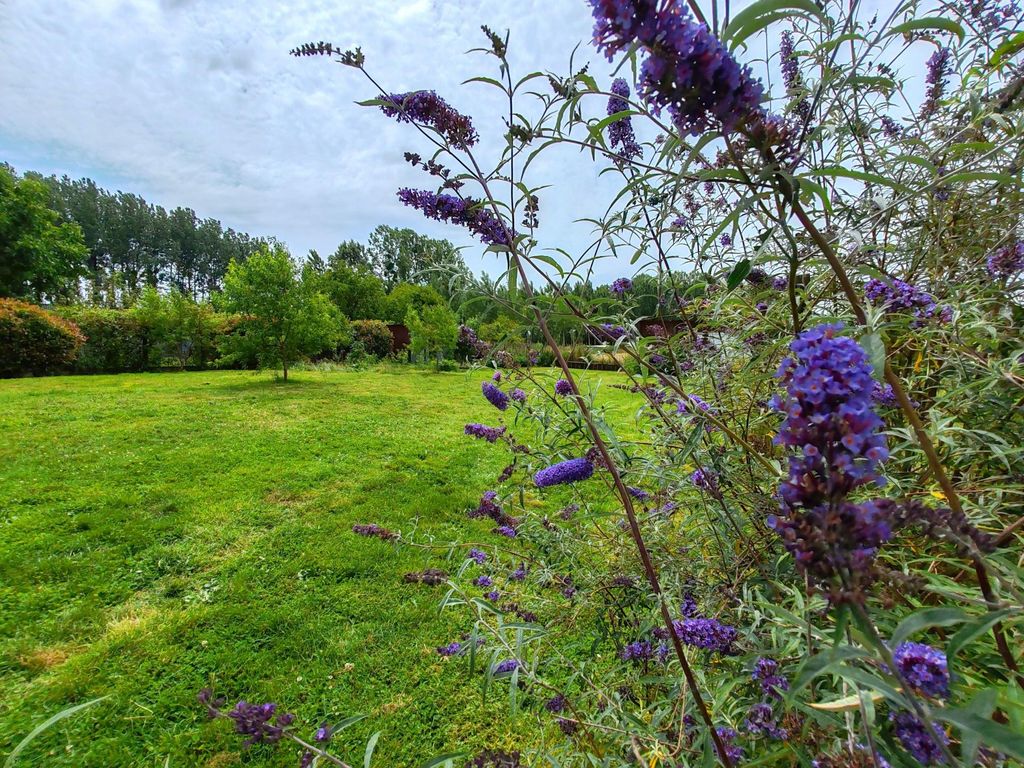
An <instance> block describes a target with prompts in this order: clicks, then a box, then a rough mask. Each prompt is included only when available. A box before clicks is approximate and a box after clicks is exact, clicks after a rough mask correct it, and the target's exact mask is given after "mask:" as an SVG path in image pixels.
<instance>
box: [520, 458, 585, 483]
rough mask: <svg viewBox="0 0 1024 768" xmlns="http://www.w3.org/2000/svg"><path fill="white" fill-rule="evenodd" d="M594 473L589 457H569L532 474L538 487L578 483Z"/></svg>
mask: <svg viewBox="0 0 1024 768" xmlns="http://www.w3.org/2000/svg"><path fill="white" fill-rule="evenodd" d="M593 474H594V465H593V464H592V463H591V462H590V460H589V459H586V458H580V459H569V460H568V461H560V462H558V463H557V464H552V465H551V466H550V467H545V468H544V469H542V470H540V471H539V472H538V473H537V474H535V475H534V476H533V482H534V484H535V485H536V486H537V487H538V488H547V487H549V486H552V485H561V484H563V483H578V482H580V481H582V480H586V479H588V478H589V477H590V476H591V475H593Z"/></svg>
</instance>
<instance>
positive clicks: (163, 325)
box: [135, 286, 224, 370]
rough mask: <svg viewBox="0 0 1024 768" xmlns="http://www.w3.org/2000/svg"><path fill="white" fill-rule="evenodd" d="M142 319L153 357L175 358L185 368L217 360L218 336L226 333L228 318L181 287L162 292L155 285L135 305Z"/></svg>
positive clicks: (147, 289) (139, 317) (144, 292)
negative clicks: (225, 322) (184, 291)
mask: <svg viewBox="0 0 1024 768" xmlns="http://www.w3.org/2000/svg"><path fill="white" fill-rule="evenodd" d="M135 314H136V316H137V318H138V319H139V321H140V322H141V323H142V325H143V326H145V327H146V329H147V330H148V332H149V337H148V341H149V344H150V348H151V350H153V352H151V353H150V356H151V357H153V356H154V352H155V356H156V357H157V358H158V362H159V358H162V357H164V356H170V357H173V358H174V360H175V361H176V363H177V365H178V367H179V368H181V369H182V370H184V369H185V368H186V367H187V366H188V365H190V364H194V365H198V366H199V367H203V366H205V365H206V363H207V362H209V361H210V360H212V359H213V357H214V353H215V351H216V337H217V336H218V334H219V333H222V332H223V328H224V318H223V317H221V316H218V315H216V314H215V313H214V311H213V309H212V307H210V305H209V304H204V303H199V302H196V301H193V300H192V299H191V298H189V297H188V296H186V295H185V294H183V293H181V291H178V290H177V289H171V291H170V292H169V293H167V294H166V295H161V294H160V293H159V292H158V291H157V290H156V289H155V288H152V287H150V286H147V287H146V288H144V289H143V291H142V295H141V296H140V298H139V302H138V305H137V306H136V308H135Z"/></svg>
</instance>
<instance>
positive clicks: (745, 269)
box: [725, 259, 750, 291]
mask: <svg viewBox="0 0 1024 768" xmlns="http://www.w3.org/2000/svg"><path fill="white" fill-rule="evenodd" d="M749 274H750V259H741V260H740V261H737V262H736V266H734V267H733V268H732V271H731V272H730V273H729V277H728V278H727V279H726V281H725V287H726V289H727V290H730V291H731V290H732V289H733V288H735V287H736V286H737V285H739V284H740V283H742V282H743V278H745V277H746V276H747V275H749Z"/></svg>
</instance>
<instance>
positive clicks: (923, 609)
mask: <svg viewBox="0 0 1024 768" xmlns="http://www.w3.org/2000/svg"><path fill="white" fill-rule="evenodd" d="M590 6H591V10H592V12H593V14H594V17H595V18H594V21H595V37H594V41H595V44H596V46H597V48H598V50H599V51H600V52H601V53H603V54H604V55H606V56H607V57H608V58H609V59H610V60H612V61H613V62H615V64H616V69H617V72H618V73H619V74H620V75H624V76H626V75H632V76H633V78H634V80H635V82H629V81H627V80H625V78H624V77H623V78H620V79H619V80H616V81H615V82H614V83H611V84H603V83H599V82H598V80H597V79H596V78H595V77H594V76H592V75H591V74H590V73H589V72H588V71H587V67H586V66H584V67H583V68H582V69H576V68H573V69H572V70H571V71H569V72H568V73H564V74H556V73H541V72H532V73H525V74H521V73H517V72H514V71H513V66H512V64H511V61H510V59H509V57H508V52H509V47H510V42H509V39H508V37H507V36H506V37H502V36H500V35H497V34H495V33H494V32H492V31H491V30H489V29H488V28H486V27H484V28H483V31H484V34H485V36H486V41H487V42H486V46H487V47H485V48H481V49H478V50H477V53H482V54H483V55H485V56H487V57H489V59H490V60H491V61H492V62H493V63H495V65H496V69H497V74H496V76H495V77H492V76H490V75H487V76H482V77H477V78H472V79H471V81H470V82H472V83H474V84H476V85H478V86H482V87H487V88H492V89H494V95H495V96H496V97H497V101H498V102H500V103H502V104H507V105H508V111H507V113H506V114H504V115H502V117H503V119H504V120H505V122H506V125H507V126H508V130H507V133H506V135H505V137H504V138H505V141H504V144H503V145H502V148H501V152H500V154H499V155H498V156H497V157H489V158H486V159H485V158H483V157H481V155H482V153H483V152H484V150H483V149H482V148H477V147H476V138H477V134H476V131H475V130H474V128H473V122H472V119H471V118H470V117H469V116H465V115H461V114H459V113H458V112H456V111H455V110H454V108H452V107H451V105H450V104H448V102H447V101H445V100H444V99H443V98H442V97H441V96H439V95H438V94H436V93H434V92H432V91H423V92H416V93H414V94H399V95H391V96H382V97H381V98H379V99H371V100H369V101H367V102H364V105H365V106H367V107H371V108H380V109H381V111H382V112H383V113H384V115H385V116H386V117H389V118H393V119H396V120H398V121H399V122H405V123H414V124H415V126H416V128H417V129H418V132H413V133H412V135H413V136H419V135H420V134H425V136H426V137H427V138H428V139H429V142H430V143H429V146H430V151H431V153H432V154H431V160H430V162H429V163H426V164H423V167H424V169H425V170H426V171H428V172H429V173H430V174H431V176H432V177H440V178H441V179H443V180H445V182H447V181H448V180H449V179H450V178H451V177H450V175H449V173H450V168H453V169H457V184H456V185H452V184H450V183H444V184H442V187H441V189H440V191H435V189H436V185H435V183H434V182H433V181H431V182H429V183H428V186H430V187H431V188H430V189H411V188H403V189H400V190H398V196H399V199H400V200H401V201H402V202H403V203H405V204H406V205H408V206H411V207H413V208H416V209H417V210H420V211H422V212H423V213H424V214H425V215H427V216H428V217H430V218H433V219H436V220H439V221H446V222H449V223H452V224H456V225H461V226H464V227H465V228H466V229H467V230H468V231H469V232H470V233H472V234H473V235H475V236H477V237H478V239H479V240H480V241H481V243H482V244H483V245H484V246H486V248H487V251H488V252H491V253H494V254H495V256H496V259H497V260H498V265H499V266H498V269H499V270H500V271H501V272H502V273H503V274H504V276H505V277H504V282H505V283H506V285H504V286H500V287H497V286H493V285H492V286H489V287H490V288H493V289H494V290H491V291H490V294H489V295H490V296H491V298H492V301H493V304H494V305H495V306H492V307H491V308H489V309H488V308H486V307H484V306H481V308H480V315H482V314H483V313H484V312H487V313H488V314H487V317H486V318H484V317H479V316H478V319H479V320H480V321H481V322H480V323H479V335H480V337H481V338H482V339H485V340H487V341H501V340H507V339H509V338H511V337H512V336H513V331H514V329H515V328H517V327H518V328H522V327H524V326H526V325H527V323H528V324H529V325H530V326H532V327H531V328H530V329H529V332H530V333H531V334H532V333H534V332H539V334H540V335H541V336H542V337H543V338H544V339H545V341H546V342H547V343H548V345H549V348H550V350H551V353H552V355H553V356H554V357H555V359H556V360H558V357H559V355H558V351H559V348H558V346H557V343H558V342H559V341H567V340H569V339H565V338H562V339H559V337H558V336H557V335H556V334H555V333H553V332H552V323H551V321H552V319H554V318H557V316H558V315H563V314H571V315H573V316H574V317H575V320H576V322H578V323H580V324H581V327H582V328H583V329H584V330H585V333H586V336H587V337H588V343H589V345H590V346H591V347H593V348H596V349H594V350H592V351H593V352H599V354H600V355H601V356H602V359H607V360H608V361H610V362H613V364H615V365H619V366H620V367H621V368H622V375H623V378H624V382H623V384H622V386H623V387H624V388H625V389H626V390H627V391H628V392H630V393H631V394H632V395H633V396H634V403H635V413H636V414H637V422H636V425H635V427H636V431H635V433H633V434H630V432H629V431H628V430H626V431H624V430H621V429H619V428H617V427H616V426H615V425H613V424H611V423H609V420H608V419H607V418H606V417H605V413H604V412H603V409H602V407H601V403H600V401H599V400H598V399H597V397H596V394H597V393H596V392H595V391H594V390H593V389H592V388H588V387H585V386H581V383H580V380H579V378H578V377H577V376H575V375H574V372H573V371H572V370H571V369H570V368H569V366H568V365H565V364H563V363H562V361H561V360H558V362H559V366H560V368H561V370H560V371H559V372H558V375H559V376H560V380H559V381H558V382H552V381H550V380H548V379H546V378H540V377H538V374H537V372H536V371H534V370H532V369H531V368H529V367H525V368H524V367H521V366H517V365H515V364H514V358H515V356H514V355H508V354H507V353H505V351H504V350H499V351H498V352H496V353H495V355H494V359H495V361H496V362H498V363H499V365H500V366H501V368H502V369H503V370H499V371H498V372H496V374H495V376H494V381H493V382H489V383H485V384H484V386H483V388H482V392H483V395H484V397H485V398H486V400H487V401H489V402H490V403H491V404H492V405H493V406H494V407H495V409H496V410H494V411H492V412H491V424H492V425H493V424H494V422H497V426H492V425H486V424H479V423H470V424H467V425H466V426H465V433H466V434H467V435H468V436H470V437H472V438H475V439H479V440H480V442H479V443H478V444H480V445H488V446H500V447H504V448H506V449H508V450H509V455H508V462H509V463H508V467H507V469H506V471H505V472H504V473H503V474H502V475H501V482H503V483H504V484H503V485H501V486H493V487H497V490H493V489H488V488H486V487H483V488H481V491H482V492H483V495H482V497H481V500H480V503H479V505H478V506H477V507H476V509H473V510H471V511H470V513H469V514H470V517H473V518H487V519H490V520H491V521H492V522H493V523H494V524H495V527H494V528H493V530H492V533H494V535H495V540H496V541H502V542H504V541H512V542H514V545H515V547H516V551H515V552H514V553H509V554H506V555H502V556H499V557H494V558H489V557H487V556H486V555H484V557H483V558H477V557H474V556H470V557H469V558H468V559H467V561H466V562H465V564H464V566H463V569H462V572H460V573H459V574H457V575H456V577H455V578H453V579H451V580H450V589H449V591H448V593H447V594H446V596H445V597H444V598H443V600H442V607H443V608H444V609H445V610H450V609H451V610H457V611H459V612H460V613H461V615H463V616H464V617H465V620H466V622H467V624H468V625H469V627H470V628H469V629H468V636H465V635H464V636H463V637H462V638H460V639H459V640H457V641H452V639H451V638H450V637H448V638H438V648H439V653H440V655H442V656H444V657H451V656H463V655H465V656H468V657H469V667H470V669H471V670H472V669H473V667H474V661H475V660H476V658H477V657H478V656H484V657H485V658H484V660H483V661H482V666H483V668H484V670H485V672H484V675H483V678H484V679H483V682H482V687H483V690H484V691H485V693H486V692H487V691H489V690H491V689H493V688H499V689H500V690H502V691H505V690H507V692H508V697H509V704H510V709H511V711H513V712H517V711H518V710H519V708H520V707H527V708H530V709H531V710H532V711H534V712H535V713H536V717H537V719H538V722H539V723H541V724H542V725H541V727H540V729H539V730H541V731H542V734H541V735H540V736H539V737H538V738H537V739H535V740H533V741H532V743H526V741H525V740H524V743H523V747H524V749H527V750H528V756H527V758H526V762H527V764H531V765H534V764H536V765H540V764H551V765H560V766H565V767H567V768H568V767H569V766H581V767H582V766H594V765H602V766H607V767H608V768H612V767H613V766H627V765H633V764H637V763H640V764H652V765H653V764H658V765H663V764H664V765H697V764H702V765H710V764H712V763H713V762H716V761H717V762H718V763H719V764H721V765H722V766H723V768H731V766H734V765H737V764H739V763H741V762H745V761H750V762H752V763H754V764H757V765H779V766H781V765H793V764H797V763H799V764H802V765H807V764H815V765H818V766H827V767H830V766H840V765H843V766H872V765H873V766H878V767H879V768H880V767H881V766H883V765H887V764H894V765H899V766H909V765H912V764H915V763H916V764H924V765H936V764H946V765H971V764H973V763H975V762H978V763H980V764H985V765H993V766H994V765H1001V764H1003V762H1005V761H1007V760H1009V761H1020V760H1022V759H1024V743H1022V742H1021V739H1020V736H1019V734H1020V733H1021V732H1022V730H1024V719H1022V718H1024V714H1022V713H1024V706H1022V701H1024V674H1022V672H1021V663H1022V660H1021V659H1020V648H1021V647H1024V644H1022V642H1021V638H1022V629H1024V600H1022V597H1021V596H1022V595H1024V572H1022V570H1021V563H1020V561H1019V558H1017V557H1016V555H1015V551H1014V550H1015V547H1016V546H1019V543H1020V537H1021V535H1022V532H1021V520H1020V509H1019V507H1020V502H1021V500H1022V499H1024V483H1022V480H1021V478H1022V477H1024V470H1022V467H1024V449H1022V448H1021V446H1022V445H1024V411H1022V410H1021V408H1020V402H1021V389H1022V387H1024V370H1022V365H1021V363H1022V360H1024V347H1022V346H1021V337H1020V333H1019V328H1020V322H1021V319H1022V317H1024V307H1022V305H1021V296H1022V286H1024V284H1022V282H1021V279H1022V278H1024V236H1022V231H1021V220H1020V217H1021V208H1022V197H1021V192H1022V189H1021V181H1020V173H1019V169H1020V167H1021V160H1022V157H1024V124H1022V122H1021V115H1022V109H1021V107H1022V104H1024V101H1022V98H1024V97H1022V94H1024V89H1022V87H1021V79H1020V66H1021V59H1022V55H1024V46H1022V44H1021V40H1022V38H1021V32H1020V30H1021V28H1022V27H1024V12H1022V11H1021V10H1020V7H1019V5H1018V4H1012V3H1000V2H979V3H969V4H961V5H955V4H953V5H951V4H947V3H939V2H933V1H932V0H908V1H907V2H903V3H900V4H896V5H894V6H893V8H892V9H887V12H888V13H889V15H887V16H885V15H878V16H873V15H872V14H873V13H874V11H873V9H872V10H868V9H865V8H862V7H861V4H858V3H843V2H838V0H829V1H828V2H822V3H812V2H804V0H800V1H799V2H798V1H797V0H791V1H790V2H777V1H776V0H761V2H755V3H750V4H747V5H746V6H745V7H743V8H742V9H740V10H737V11H736V12H735V13H734V14H733V13H732V10H733V9H731V8H730V6H729V4H728V3H726V4H725V7H724V8H723V7H722V4H721V3H717V2H714V1H713V0H708V2H688V3H651V2H639V0H591V2H590ZM908 51H912V52H913V53H914V54H915V56H916V58H915V57H912V56H908V55H907V53H908ZM296 53H297V55H332V56H337V57H338V60H339V61H340V62H341V63H343V64H345V65H347V66H349V67H352V68H354V69H356V70H358V71H360V72H362V73H363V74H367V70H366V67H367V60H366V57H365V56H364V55H363V54H362V52H361V51H359V50H355V51H347V52H342V51H340V50H337V49H335V48H334V47H333V46H331V45H330V44H327V43H322V44H319V45H317V44H309V45H307V46H304V47H302V48H300V49H297V51H296ZM570 61H572V59H570ZM767 75H770V77H769V76H767ZM367 76H368V77H369V79H370V82H371V83H372V86H373V89H374V91H375V92H377V93H380V92H383V93H384V94H387V93H388V92H389V91H388V90H387V88H386V84H384V85H383V86H382V85H380V84H378V81H377V80H376V79H374V78H373V77H372V76H370V75H369V74H367ZM921 81H923V82H924V83H925V88H924V92H923V93H920V92H915V90H914V85H913V84H914V83H915V82H921ZM545 82H546V84H547V85H549V86H550V90H548V89H547V88H545V87H542V86H543V84H544V83H545ZM769 90H774V92H771V93H770V92H769ZM769 110H773V111H769ZM560 145H561V146H567V147H570V148H572V149H573V150H574V151H577V152H578V153H579V156H580V157H582V158H591V159H593V160H595V161H597V162H598V163H600V165H601V166H602V167H601V170H600V173H601V174H602V175H603V176H608V177H613V178H617V179H618V180H619V183H620V189H619V190H618V191H617V192H616V193H615V194H614V195H612V196H611V197H610V199H609V205H608V207H607V209H606V210H605V211H604V212H603V213H597V214H595V215H591V216H589V217H588V216H586V214H585V213H584V214H582V216H584V217H585V218H584V219H583V220H585V221H587V222H589V223H591V224H592V225H593V228H594V243H593V247H592V248H590V249H587V250H585V251H584V252H583V253H582V254H581V255H573V254H570V253H568V252H567V251H565V250H564V249H561V248H559V247H558V244H557V243H552V244H542V242H541V238H540V237H538V235H537V233H536V231H535V230H536V226H537V221H538V217H539V216H541V215H543V201H542V199H541V197H542V196H550V195H555V194H559V190H558V184H557V181H558V179H557V178H542V179H538V178H536V175H537V174H543V173H544V165H543V162H542V161H541V160H538V158H539V157H540V156H541V155H543V154H545V153H546V152H548V151H549V150H551V148H554V147H559V146H560ZM483 146H485V145H483V144H482V145H481V147H483ZM580 150H582V151H580ZM410 155H411V156H412V157H415V158H417V159H418V155H415V154H413V153H410ZM416 164H418V162H417V163H416ZM481 169H488V170H487V171H483V170H481ZM528 174H529V176H528ZM564 192H565V191H564V190H563V193H564ZM569 193H570V194H571V190H570V191H569ZM548 245H550V247H548ZM623 255H628V257H629V259H630V267H629V274H624V275H622V277H621V278H620V279H619V280H616V281H615V282H613V283H612V285H611V286H609V287H608V288H604V287H598V288H593V289H591V288H589V286H588V287H587V288H583V286H580V288H581V291H580V293H581V294H582V293H584V292H585V293H586V294H587V295H586V302H583V301H577V300H576V299H577V297H576V294H575V292H574V291H573V290H572V289H571V288H570V287H569V283H570V281H571V280H572V279H578V277H577V276H579V275H586V274H589V273H590V272H591V271H592V270H593V269H594V268H595V265H597V264H598V263H600V262H601V261H602V260H604V259H607V258H609V257H616V256H618V257H620V258H621V257H622V256H623ZM619 263H620V264H621V263H623V261H621V260H620V261H619ZM533 280H536V281H537V282H538V283H539V284H540V286H541V287H542V290H538V288H537V286H535V285H534V284H533ZM484 282H485V281H481V283H484ZM485 290H487V289H486V288H481V289H477V290H475V291H474V290H470V291H468V293H474V292H475V293H476V297H474V298H475V299H478V301H476V303H477V304H479V305H484V304H486V302H485V301H484V297H485V296H486V295H487V294H486V293H485ZM498 306H500V307H501V309H500V310H499V309H498V308H497V307H498ZM465 308H466V305H465V304H464V305H463V316H465V317H474V316H475V313H471V312H469V311H467V310H466V309H465ZM491 324H494V327H493V328H491V327H489V326H490V325H491ZM572 334H573V329H572V328H571V327H570V328H567V329H566V335H568V336H570V337H571V336H572ZM528 338H529V337H528ZM503 353H505V354H503ZM590 357H591V358H593V357H594V355H593V354H591V355H590ZM780 364H781V365H780ZM591 478H595V479H591ZM493 487H492V488H493ZM478 567H482V568H484V569H486V570H485V572H483V573H479V572H477V571H475V569H477V568H478ZM474 574H475V575H474ZM483 590H486V591H483ZM553 605H554V606H556V607H554V608H553V607H552V606H553ZM477 638H485V647H486V650H485V651H478V645H477V642H476V640H477ZM908 643H909V644H908ZM908 659H909V660H910V661H908ZM550 694H555V695H554V696H553V697H551V698H549V699H548V701H547V702H546V704H545V703H543V697H545V696H549V695H550ZM545 723H546V724H547V725H546V726H545V725H543V724H545ZM549 732H550V733H551V734H554V735H553V736H549ZM486 760H487V758H485V757H483V756H481V757H480V759H479V761H478V762H486ZM516 760H517V761H518V758H516Z"/></svg>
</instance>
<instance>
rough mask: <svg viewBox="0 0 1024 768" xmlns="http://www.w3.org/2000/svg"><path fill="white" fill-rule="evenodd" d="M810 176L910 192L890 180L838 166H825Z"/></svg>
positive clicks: (905, 187) (874, 174)
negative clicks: (827, 177) (862, 182)
mask: <svg viewBox="0 0 1024 768" xmlns="http://www.w3.org/2000/svg"><path fill="white" fill-rule="evenodd" d="M810 175H811V176H829V177H840V178H844V179H856V180H857V181H866V182H868V183H869V184H878V185H879V186H882V187H889V188H890V189H895V190H896V191H898V192H903V193H907V192H910V191H911V190H910V188H909V187H907V186H904V185H903V184H897V183H896V182H895V181H893V180H892V179H887V178H885V177H884V176H879V175H878V174H877V173H868V172H867V171H856V170H853V169H851V168H843V167H842V166H839V165H831V166H826V167H825V168H818V169H817V170H814V171H811V173H810Z"/></svg>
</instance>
